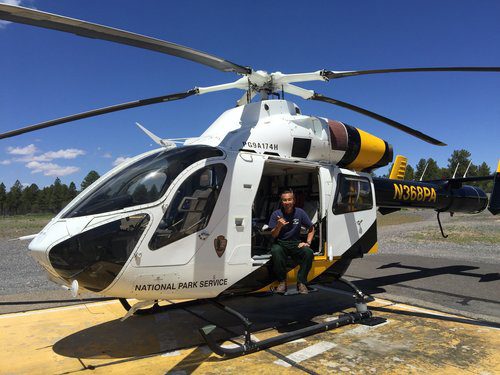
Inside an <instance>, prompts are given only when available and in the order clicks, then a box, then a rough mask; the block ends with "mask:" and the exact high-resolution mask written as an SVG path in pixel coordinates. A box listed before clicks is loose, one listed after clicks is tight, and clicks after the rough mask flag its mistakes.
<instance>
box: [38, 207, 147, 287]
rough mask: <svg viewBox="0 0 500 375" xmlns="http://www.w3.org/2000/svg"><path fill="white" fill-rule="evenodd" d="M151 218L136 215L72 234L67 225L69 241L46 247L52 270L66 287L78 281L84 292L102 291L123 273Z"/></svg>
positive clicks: (64, 240) (63, 239) (64, 239)
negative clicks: (85, 290)
mask: <svg viewBox="0 0 500 375" xmlns="http://www.w3.org/2000/svg"><path fill="white" fill-rule="evenodd" d="M149 219H150V216H149V215H147V214H142V213H141V214H134V215H131V216H127V217H122V218H119V219H117V220H112V219H111V220H112V221H105V222H104V223H103V224H98V225H96V226H93V227H92V228H91V229H88V230H84V231H80V232H77V233H76V234H73V235H72V234H71V233H68V232H69V231H68V228H69V229H70V230H71V226H66V225H65V226H64V228H66V234H67V235H66V238H63V237H59V239H60V240H59V241H58V242H56V243H54V242H52V244H53V245H52V246H49V248H46V249H48V252H47V255H46V257H47V258H48V261H49V263H50V267H51V269H53V270H54V272H55V273H56V274H57V275H58V277H59V278H60V279H63V280H64V281H65V282H66V283H67V284H70V283H72V282H73V281H74V280H76V281H78V284H79V285H80V286H81V287H82V288H84V289H87V290H90V291H93V292H101V291H103V290H104V289H106V288H107V287H108V286H110V285H111V284H112V282H113V281H114V280H115V279H116V278H117V277H118V275H119V274H120V272H121V270H122V268H123V267H124V266H125V264H126V263H127V261H128V259H129V258H130V256H131V255H132V253H133V251H134V249H135V248H136V245H137V243H138V242H139V239H140V238H141V236H142V234H143V233H144V230H145V229H146V227H147V226H148V223H149ZM108 220H109V219H108ZM73 229H74V228H73ZM61 240H62V241H61Z"/></svg>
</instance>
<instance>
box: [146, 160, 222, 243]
mask: <svg viewBox="0 0 500 375" xmlns="http://www.w3.org/2000/svg"><path fill="white" fill-rule="evenodd" d="M226 171H227V169H226V167H225V165H223V164H214V165H209V166H206V167H205V168H202V169H200V170H198V171H196V172H195V173H193V174H192V175H191V176H189V177H188V178H187V179H186V180H185V181H184V182H183V183H182V184H181V186H180V187H179V189H178V190H177V191H176V193H175V195H174V197H173V199H172V201H171V203H170V205H169V207H168V209H167V212H166V213H165V215H164V216H163V218H162V220H161V222H160V225H159V226H158V228H157V229H156V232H155V233H154V235H153V237H152V238H151V241H150V242H149V248H150V249H151V250H156V249H159V248H161V247H163V246H166V245H168V244H170V243H172V242H174V241H177V240H179V239H181V238H184V237H186V236H189V235H190V234H193V233H196V232H198V231H200V230H202V229H203V228H205V227H206V226H207V224H208V222H209V220H210V217H211V216H212V212H213V210H214V207H215V204H216V202H217V198H218V197H219V194H220V191H221V188H222V184H223V183H224V179H225V177H226Z"/></svg>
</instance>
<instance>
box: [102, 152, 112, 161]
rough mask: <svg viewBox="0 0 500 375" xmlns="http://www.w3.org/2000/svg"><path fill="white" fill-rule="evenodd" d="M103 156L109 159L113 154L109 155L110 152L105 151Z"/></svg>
mask: <svg viewBox="0 0 500 375" xmlns="http://www.w3.org/2000/svg"><path fill="white" fill-rule="evenodd" d="M102 157H103V158H106V159H111V158H112V157H113V155H111V152H106V153H104V154H103V155H102Z"/></svg>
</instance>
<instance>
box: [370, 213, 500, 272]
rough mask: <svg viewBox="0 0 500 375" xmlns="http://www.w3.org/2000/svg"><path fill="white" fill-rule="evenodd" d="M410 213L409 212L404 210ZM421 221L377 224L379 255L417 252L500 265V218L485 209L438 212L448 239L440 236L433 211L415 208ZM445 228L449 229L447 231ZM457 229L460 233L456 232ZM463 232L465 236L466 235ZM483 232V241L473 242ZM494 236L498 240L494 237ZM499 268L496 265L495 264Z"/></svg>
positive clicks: (420, 254) (437, 256) (430, 255)
mask: <svg viewBox="0 0 500 375" xmlns="http://www.w3.org/2000/svg"><path fill="white" fill-rule="evenodd" d="M405 214H406V215H412V213H411V212H409V211H408V212H407V213H405ZM418 214H419V215H421V217H422V221H419V222H412V223H405V224H398V225H386V226H379V228H378V237H379V254H404V255H417V256H423V257H430V258H447V259H453V260H465V261H470V262H485V263H490V264H500V218H499V217H498V216H493V215H491V214H490V213H489V212H488V211H486V212H482V213H480V214H477V215H465V214H460V215H459V214H456V215H454V216H453V217H450V215H449V214H446V213H444V214H442V215H441V223H442V224H443V230H444V233H445V234H449V237H448V238H442V237H441V234H440V231H439V225H438V222H437V219H436V213H434V212H432V211H419V212H418ZM447 229H449V230H447ZM457 229H459V230H463V231H464V232H465V234H464V233H458V232H457ZM467 233H468V234H469V235H467ZM477 233H479V234H484V236H485V238H486V237H487V241H486V240H481V241H476V239H480V238H481V237H480V236H478V235H477ZM497 239H498V240H497ZM499 268H500V267H499Z"/></svg>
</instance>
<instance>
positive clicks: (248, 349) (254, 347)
mask: <svg viewBox="0 0 500 375" xmlns="http://www.w3.org/2000/svg"><path fill="white" fill-rule="evenodd" d="M339 281H340V282H342V283H344V284H346V285H347V286H349V287H350V288H351V289H352V290H353V291H354V294H353V297H354V299H355V306H356V312H352V313H346V314H343V315H341V316H339V317H338V318H337V319H334V320H331V321H329V322H326V323H318V324H315V325H313V326H309V327H306V328H301V329H298V330H295V331H292V332H287V333H284V334H281V335H279V336H276V337H272V338H269V339H266V340H263V341H253V340H252V338H251V328H252V322H251V321H250V320H248V318H246V317H245V316H244V315H242V314H240V313H239V312H238V311H236V310H234V309H232V308H230V307H228V306H225V305H223V304H221V303H219V302H217V301H212V302H213V303H214V304H215V306H217V307H218V308H220V309H222V310H223V311H225V312H227V313H229V314H231V315H233V316H235V317H236V318H238V319H239V320H240V321H241V323H242V325H243V326H244V329H245V334H244V336H245V342H244V343H243V344H238V346H237V347H223V346H221V345H219V344H218V343H217V342H216V340H215V339H214V337H213V335H212V333H213V331H214V330H215V329H216V328H217V326H215V325H212V324H211V325H207V326H205V327H203V328H201V329H200V330H199V331H200V334H201V335H202V336H203V339H204V340H205V342H206V343H207V345H208V347H209V348H210V349H211V350H212V351H213V352H214V353H216V354H218V355H219V356H221V357H223V358H232V357H238V356H241V355H245V354H249V353H253V352H257V351H260V350H263V349H267V348H271V347H273V346H276V345H280V344H284V343H286V342H289V341H293V340H297V339H299V338H303V337H306V336H310V335H314V334H316V333H320V332H325V331H329V330H332V329H334V328H338V327H342V326H345V325H348V324H354V323H360V324H365V325H377V324H380V323H383V322H384V321H385V319H383V318H376V317H372V312H371V311H370V310H368V306H367V305H366V302H367V299H368V298H367V297H366V296H365V295H364V294H363V292H361V290H359V289H358V288H357V287H356V286H355V285H354V284H352V283H351V282H349V281H348V280H345V279H342V278H340V279H339Z"/></svg>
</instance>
